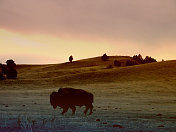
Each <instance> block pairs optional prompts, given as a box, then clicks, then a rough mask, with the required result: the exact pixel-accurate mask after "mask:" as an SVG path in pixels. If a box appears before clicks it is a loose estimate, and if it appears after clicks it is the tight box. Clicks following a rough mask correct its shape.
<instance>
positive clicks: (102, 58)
mask: <svg viewBox="0 0 176 132" xmlns="http://www.w3.org/2000/svg"><path fill="white" fill-rule="evenodd" d="M108 59H109V57H108V56H107V55H106V53H105V54H103V56H102V57H101V60H102V61H107V60H108Z"/></svg>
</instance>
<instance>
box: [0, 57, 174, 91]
mask: <svg viewBox="0 0 176 132" xmlns="http://www.w3.org/2000/svg"><path fill="white" fill-rule="evenodd" d="M128 59H131V58H130V57H128V56H110V58H109V61H102V60H101V57H95V58H89V59H83V60H78V61H74V62H73V63H69V62H66V63H62V64H50V65H18V66H17V71H18V79H16V80H5V81H1V83H0V84H1V85H2V86H9V87H10V86H11V84H13V87H17V86H18V85H24V86H27V85H32V86H33V87H37V86H43V87H48V86H50V87H56V86H60V85H71V84H96V83H127V82H131V83H133V82H146V83H149V84H151V83H152V82H154V83H162V84H165V85H171V86H173V87H175V86H176V76H175V75H176V61H175V60H173V61H164V62H155V63H149V64H141V65H135V66H128V67H123V66H122V67H115V66H113V68H108V66H109V65H113V62H114V60H120V61H121V62H123V61H125V60H128ZM1 88H2V87H1Z"/></svg>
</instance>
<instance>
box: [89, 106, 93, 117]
mask: <svg viewBox="0 0 176 132" xmlns="http://www.w3.org/2000/svg"><path fill="white" fill-rule="evenodd" d="M89 108H90V113H89V115H91V114H92V113H93V112H92V110H93V105H92V104H90V106H89Z"/></svg>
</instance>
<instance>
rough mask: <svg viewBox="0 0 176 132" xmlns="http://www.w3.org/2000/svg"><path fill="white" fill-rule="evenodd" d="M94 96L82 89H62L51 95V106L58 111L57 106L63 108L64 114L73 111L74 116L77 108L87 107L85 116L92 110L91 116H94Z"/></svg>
mask: <svg viewBox="0 0 176 132" xmlns="http://www.w3.org/2000/svg"><path fill="white" fill-rule="evenodd" d="M92 103H93V94H92V93H89V92H87V91H84V90H82V89H74V88H60V89H59V90H58V92H52V94H51V95H50V104H51V105H52V106H53V108H54V109H56V107H57V106H59V107H61V108H63V112H62V113H61V114H64V113H65V112H67V111H68V109H69V108H71V109H72V115H74V114H75V111H76V107H75V106H80V107H81V106H84V105H85V106H86V109H85V110H84V114H85V115H86V113H87V111H88V110H89V109H90V113H89V115H91V114H92V110H93V105H92Z"/></svg>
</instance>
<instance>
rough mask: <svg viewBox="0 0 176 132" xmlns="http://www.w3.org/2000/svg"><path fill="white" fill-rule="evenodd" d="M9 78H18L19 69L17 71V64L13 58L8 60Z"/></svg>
mask: <svg viewBox="0 0 176 132" xmlns="http://www.w3.org/2000/svg"><path fill="white" fill-rule="evenodd" d="M6 64H7V71H6V72H7V73H6V74H7V78H8V79H15V78H17V71H16V64H15V62H14V61H13V60H7V61H6Z"/></svg>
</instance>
